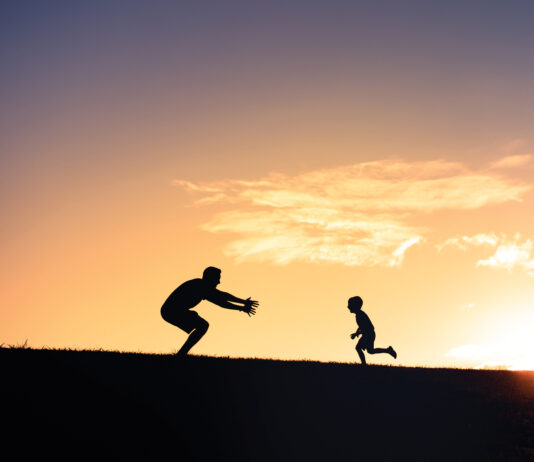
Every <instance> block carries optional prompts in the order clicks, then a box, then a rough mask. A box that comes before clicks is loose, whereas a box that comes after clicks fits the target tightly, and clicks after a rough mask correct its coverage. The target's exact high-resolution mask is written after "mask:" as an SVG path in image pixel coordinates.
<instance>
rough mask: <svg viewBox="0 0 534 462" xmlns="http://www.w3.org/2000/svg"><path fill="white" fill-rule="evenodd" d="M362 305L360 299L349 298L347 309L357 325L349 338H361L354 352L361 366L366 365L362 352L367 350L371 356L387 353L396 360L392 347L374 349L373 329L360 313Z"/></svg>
mask: <svg viewBox="0 0 534 462" xmlns="http://www.w3.org/2000/svg"><path fill="white" fill-rule="evenodd" d="M362 305H363V300H362V299H361V298H360V297H352V298H349V302H348V309H349V311H350V312H351V313H354V314H355V315H356V324H358V330H356V332H354V333H353V334H350V338H351V339H353V340H354V337H359V336H360V335H361V336H362V338H361V339H360V340H358V343H357V344H356V351H357V352H358V356H359V357H360V360H361V362H362V364H363V365H364V366H366V365H367V363H366V362H365V355H364V354H363V350H367V353H369V354H371V355H374V354H377V353H388V354H390V355H391V356H393V357H394V358H396V357H397V353H396V351H395V350H394V349H393V347H392V346H390V347H388V348H375V337H376V335H375V328H374V326H373V323H372V322H371V320H370V319H369V316H367V314H366V313H365V312H364V311H362Z"/></svg>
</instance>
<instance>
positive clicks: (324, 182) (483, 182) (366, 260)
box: [174, 159, 530, 266]
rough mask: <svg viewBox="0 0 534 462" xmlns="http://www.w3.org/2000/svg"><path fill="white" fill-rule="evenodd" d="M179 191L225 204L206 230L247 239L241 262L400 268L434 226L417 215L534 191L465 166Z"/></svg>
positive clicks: (279, 178) (369, 166) (395, 165)
mask: <svg viewBox="0 0 534 462" xmlns="http://www.w3.org/2000/svg"><path fill="white" fill-rule="evenodd" d="M174 184H175V185H176V186H179V187H181V188H183V189H184V190H186V191H188V192H189V193H191V194H193V195H197V196H198V199H197V200H196V201H195V204H196V205H202V204H218V205H219V206H220V207H221V208H222V210H219V212H218V213H216V214H215V215H214V216H213V217H212V219H210V220H209V221H208V222H207V223H205V224H204V225H203V229H205V230H206V231H209V232H228V233H234V234H237V235H238V237H237V238H235V239H234V240H232V241H231V242H230V243H229V244H228V246H227V247H226V248H225V252H226V253H227V254H228V255H231V256H234V257H235V258H236V259H238V260H239V261H243V260H255V261H270V262H274V263H279V264H286V263H289V262H291V261H307V262H331V263H342V264H345V265H354V266H372V265H385V266H398V265H400V264H401V263H402V261H403V258H404V255H405V253H406V251H407V250H408V249H409V248H411V247H412V246H414V245H416V244H418V243H420V242H422V241H424V239H425V236H426V234H427V233H428V229H426V228H422V227H420V226H414V225H412V224H410V218H411V217H412V216H414V215H415V214H418V213H419V214H420V213H425V214H427V213H431V212H434V211H440V210H471V209H477V208H480V207H483V206H486V205H492V204H500V203H505V202H508V201H521V200H522V198H523V196H524V195H525V193H526V192H527V191H529V190H530V186H529V185H526V184H524V183H520V182H518V181H514V180H511V179H507V178H504V177H502V176H500V175H497V174H494V173H491V172H490V173H488V172H487V171H486V172H478V171H472V170H470V169H468V168H467V167H466V166H464V165H463V164H461V163H459V162H447V161H444V160H435V161H427V162H406V161H403V160H392V159H387V160H380V161H374V162H365V163H359V164H354V165H348V166H342V167H337V168H331V169H321V170H314V171H308V172H305V173H301V174H297V175H294V176H290V175H284V174H280V173H273V174H270V175H268V176H266V177H264V178H260V179H257V180H224V181H214V182H198V183H195V182H191V181H186V180H175V181H174Z"/></svg>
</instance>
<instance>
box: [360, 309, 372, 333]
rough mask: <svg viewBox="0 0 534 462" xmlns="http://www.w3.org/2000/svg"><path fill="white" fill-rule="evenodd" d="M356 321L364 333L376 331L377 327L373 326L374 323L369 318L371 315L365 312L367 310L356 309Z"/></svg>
mask: <svg viewBox="0 0 534 462" xmlns="http://www.w3.org/2000/svg"><path fill="white" fill-rule="evenodd" d="M356 323H357V324H358V327H359V328H360V329H361V331H362V333H364V334H370V333H374V331H375V328H374V326H373V323H372V322H371V320H370V319H369V316H367V314H365V312H363V311H362V310H358V311H356Z"/></svg>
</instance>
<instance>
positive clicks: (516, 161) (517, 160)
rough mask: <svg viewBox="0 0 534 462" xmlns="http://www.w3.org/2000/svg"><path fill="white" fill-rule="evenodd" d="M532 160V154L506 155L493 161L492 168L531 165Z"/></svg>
mask: <svg viewBox="0 0 534 462" xmlns="http://www.w3.org/2000/svg"><path fill="white" fill-rule="evenodd" d="M531 162H532V155H531V154H516V155H513V156H505V157H501V158H500V159H498V160H496V161H495V162H492V163H491V164H490V168H493V169H502V168H517V167H524V166H525V165H529V164H530V163H531Z"/></svg>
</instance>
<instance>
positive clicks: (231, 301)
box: [161, 266, 258, 356]
mask: <svg viewBox="0 0 534 462" xmlns="http://www.w3.org/2000/svg"><path fill="white" fill-rule="evenodd" d="M220 282H221V270H220V269H219V268H215V267H213V266H209V267H208V268H206V269H205V270H204V273H203V274H202V279H191V280H190V281H186V282H184V283H183V284H182V285H180V286H179V287H178V288H177V289H176V290H174V292H172V293H171V294H170V295H169V297H168V298H167V300H165V303H164V304H163V306H162V307H161V317H162V318H163V319H164V320H165V321H167V322H168V323H170V324H172V325H173V326H176V327H178V328H180V329H182V330H183V331H185V332H187V333H188V334H189V337H188V338H187V340H186V341H185V343H184V344H183V346H182V348H180V350H179V351H178V353H177V355H178V356H186V355H187V354H188V353H189V350H190V349H191V348H193V346H195V345H196V344H197V342H198V341H199V340H200V339H201V338H202V337H203V335H204V334H205V333H206V331H207V330H208V327H209V324H208V321H206V320H205V319H203V318H201V317H200V316H199V314H198V313H197V312H196V311H191V308H194V307H195V306H197V305H198V304H199V303H200V302H201V301H202V300H208V301H210V302H212V303H215V304H216V305H218V306H220V307H222V308H227V309H229V310H239V311H244V312H245V313H247V314H248V315H249V316H251V315H254V314H256V307H257V306H258V302H257V301H256V300H251V299H250V297H249V298H247V299H246V300H242V299H241V298H238V297H235V296H233V295H232V294H228V293H226V292H221V291H220V290H217V289H216V287H217V286H218V285H219V283H220Z"/></svg>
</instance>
